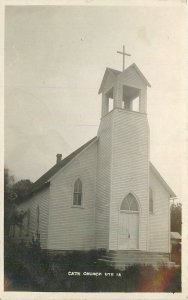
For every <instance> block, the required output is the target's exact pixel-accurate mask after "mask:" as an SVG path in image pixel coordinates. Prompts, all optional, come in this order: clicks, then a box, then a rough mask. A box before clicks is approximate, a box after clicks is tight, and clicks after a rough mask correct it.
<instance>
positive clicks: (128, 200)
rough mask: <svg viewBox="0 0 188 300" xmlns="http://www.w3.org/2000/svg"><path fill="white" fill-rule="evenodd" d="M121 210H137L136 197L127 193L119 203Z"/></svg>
mask: <svg viewBox="0 0 188 300" xmlns="http://www.w3.org/2000/svg"><path fill="white" fill-rule="evenodd" d="M120 209H121V210H130V211H139V207H138V202H137V200H136V198H135V197H134V196H133V195H132V194H131V193H129V194H128V195H127V196H126V197H125V198H124V200H123V201H122V203H121V207H120Z"/></svg>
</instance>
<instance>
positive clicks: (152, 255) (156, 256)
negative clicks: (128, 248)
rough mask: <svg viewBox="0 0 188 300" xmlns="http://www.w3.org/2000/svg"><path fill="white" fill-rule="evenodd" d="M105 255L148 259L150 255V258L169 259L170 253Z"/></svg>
mask: <svg viewBox="0 0 188 300" xmlns="http://www.w3.org/2000/svg"><path fill="white" fill-rule="evenodd" d="M103 257H106V258H109V259H114V258H115V259H118V258H122V259H124V258H125V259H126V258H130V259H131V258H137V257H138V258H141V259H147V258H148V257H150V258H154V259H161V258H166V259H168V258H169V256H168V255H166V256H165V255H158V254H151V255H146V254H145V255H134V254H132V255H130V254H129V255H121V254H119V255H118V254H116V255H108V254H106V255H104V256H103Z"/></svg>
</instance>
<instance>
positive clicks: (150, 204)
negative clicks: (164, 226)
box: [149, 188, 153, 214]
mask: <svg viewBox="0 0 188 300" xmlns="http://www.w3.org/2000/svg"><path fill="white" fill-rule="evenodd" d="M149 212H150V213H151V214H152V213H153V191H152V189H151V188H150V189H149Z"/></svg>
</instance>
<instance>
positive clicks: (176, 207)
mask: <svg viewBox="0 0 188 300" xmlns="http://www.w3.org/2000/svg"><path fill="white" fill-rule="evenodd" d="M170 217H171V231H173V232H179V234H181V224H182V205H181V203H177V204H171V207H170Z"/></svg>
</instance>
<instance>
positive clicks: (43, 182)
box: [30, 136, 176, 198]
mask: <svg viewBox="0 0 188 300" xmlns="http://www.w3.org/2000/svg"><path fill="white" fill-rule="evenodd" d="M96 141H98V138H97V136H96V137H94V138H92V139H91V140H89V141H88V142H87V143H85V144H84V145H82V146H81V147H80V148H78V149H76V150H75V151H74V152H72V153H71V154H70V155H68V156H67V157H65V158H64V159H63V160H61V161H60V162H59V163H58V164H55V165H54V166H53V167H52V168H50V169H49V170H48V171H47V172H46V173H45V174H43V175H42V176H41V177H40V178H39V179H38V180H37V181H35V182H34V183H33V184H32V186H31V190H30V196H31V195H32V194H33V193H36V192H38V191H40V190H41V189H43V188H45V187H48V186H49V184H50V179H51V178H52V176H54V175H55V174H56V173H57V172H58V171H59V170H60V169H62V168H63V167H64V166H66V165H67V164H68V163H69V162H70V161H71V160H72V159H73V158H75V157H76V156H77V155H78V154H80V153H81V152H82V151H83V150H84V149H86V148H87V147H88V146H90V145H92V144H93V143H95V142H96ZM150 170H152V171H153V173H154V174H155V175H156V177H157V178H158V179H159V181H160V182H161V184H162V185H163V186H164V188H165V189H166V191H167V192H168V193H169V195H170V197H171V198H176V195H175V193H174V192H173V191H172V189H171V188H170V187H169V185H168V184H167V183H166V181H165V180H164V179H163V178H162V176H161V175H160V174H159V172H158V171H157V169H156V168H155V167H154V165H153V164H152V163H151V162H150Z"/></svg>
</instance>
